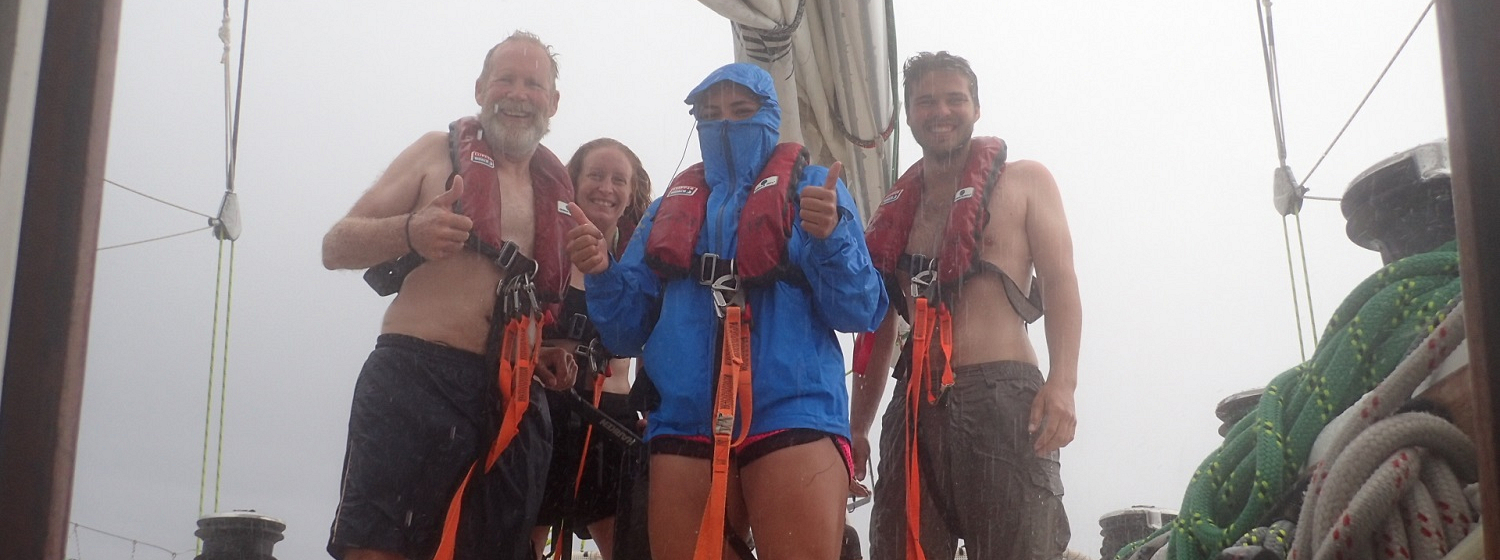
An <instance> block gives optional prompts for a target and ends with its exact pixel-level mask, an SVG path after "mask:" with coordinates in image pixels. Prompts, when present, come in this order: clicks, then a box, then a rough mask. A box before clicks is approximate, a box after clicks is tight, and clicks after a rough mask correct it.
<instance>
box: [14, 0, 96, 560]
mask: <svg viewBox="0 0 1500 560" xmlns="http://www.w3.org/2000/svg"><path fill="white" fill-rule="evenodd" d="M119 23H120V4H119V0H51V1H50V2H49V3H48V5H47V18H46V28H45V32H44V38H43V43H42V60H41V73H40V77H39V79H38V82H37V92H36V111H35V118H34V121H33V128H32V135H31V155H30V161H29V164H28V169H27V175H26V192H25V202H24V207H23V209H22V215H21V236H20V245H19V248H18V251H17V262H16V282H15V295H16V297H15V300H14V303H13V307H12V309H11V317H10V331H9V335H10V336H9V339H8V341H7V350H6V356H5V376H4V382H3V383H4V385H3V388H0V504H4V506H3V507H0V543H3V544H0V560H23V559H24V560H34V559H41V560H62V558H63V556H64V554H65V553H66V546H67V525H68V508H69V504H70V502H71V500H72V495H73V464H74V460H75V458H76V451H77V445H78V408H79V404H80V401H81V400H82V396H83V366H84V356H85V350H86V347H87V344H86V343H87V339H88V326H89V303H90V299H91V296H92V293H93V282H94V251H95V247H96V246H97V244H98V237H99V204H100V199H101V197H102V193H103V186H104V182H103V181H104V152H105V144H106V141H107V140H108V136H109V134H108V132H109V108H110V98H111V97H112V96H113V94H114V72H115V45H116V42H117V39H118V36H119Z"/></svg>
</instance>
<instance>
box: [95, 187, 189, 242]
mask: <svg viewBox="0 0 1500 560" xmlns="http://www.w3.org/2000/svg"><path fill="white" fill-rule="evenodd" d="M104 182H105V183H109V184H111V185H114V186H116V187H120V188H122V189H125V190H127V191H130V192H132V193H135V194H138V195H141V196H143V197H146V198H148V199H151V200H154V201H156V202H160V203H162V204H165V205H167V206H171V207H173V208H176V209H178V210H181V211H183V212H187V213H190V214H196V215H199V216H202V217H204V218H208V219H210V220H212V219H213V218H214V217H213V216H210V215H208V214H204V213H202V212H199V211H197V210H194V209H192V208H187V207H184V206H178V205H176V204H172V203H170V202H167V201H165V200H162V199H160V198H156V197H154V196H151V195H149V194H146V193H143V192H141V191H138V190H135V189H132V188H130V187H127V186H125V185H121V184H119V183H116V182H114V181H111V180H109V179H105V180H104ZM194 231H202V230H194Z"/></svg>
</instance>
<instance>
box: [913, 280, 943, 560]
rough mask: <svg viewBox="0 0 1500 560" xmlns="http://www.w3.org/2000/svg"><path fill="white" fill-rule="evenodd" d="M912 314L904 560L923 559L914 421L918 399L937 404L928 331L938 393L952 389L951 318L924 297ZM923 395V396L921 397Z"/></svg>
mask: <svg viewBox="0 0 1500 560" xmlns="http://www.w3.org/2000/svg"><path fill="white" fill-rule="evenodd" d="M915 307H916V310H915V311H914V312H913V313H912V330H911V336H912V345H911V372H910V375H909V376H908V377H907V379H906V559H907V560H926V558H927V555H926V553H924V552H923V551H922V473H921V470H922V469H921V460H920V457H919V454H920V449H921V448H920V447H918V445H917V422H918V417H919V414H918V410H919V409H920V407H919V405H920V400H921V399H922V398H923V397H924V396H925V397H926V399H927V402H928V404H933V403H936V402H937V399H938V396H939V394H935V393H933V387H932V359H931V354H930V352H931V349H932V332H933V330H937V334H938V348H939V349H940V350H941V351H942V352H943V358H944V359H943V372H942V378H941V381H940V391H946V390H947V389H948V388H949V387H952V386H953V366H952V365H951V364H950V363H949V358H951V357H952V355H953V316H952V315H951V314H950V313H949V312H948V306H946V305H942V304H939V305H938V306H937V308H935V309H934V308H933V307H931V306H930V305H929V303H928V301H927V298H925V297H919V298H917V299H916V305H915ZM924 394H925V395H924Z"/></svg>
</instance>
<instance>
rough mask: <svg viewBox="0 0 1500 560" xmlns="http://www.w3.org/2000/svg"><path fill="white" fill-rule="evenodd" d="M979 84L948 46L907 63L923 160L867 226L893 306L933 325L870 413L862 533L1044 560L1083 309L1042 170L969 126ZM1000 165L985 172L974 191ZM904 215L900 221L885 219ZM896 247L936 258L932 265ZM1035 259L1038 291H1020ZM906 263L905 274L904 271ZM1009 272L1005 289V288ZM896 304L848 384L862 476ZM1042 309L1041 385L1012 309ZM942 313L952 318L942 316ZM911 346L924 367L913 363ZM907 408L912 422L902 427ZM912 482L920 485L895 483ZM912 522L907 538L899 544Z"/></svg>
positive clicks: (928, 552)
mask: <svg viewBox="0 0 1500 560" xmlns="http://www.w3.org/2000/svg"><path fill="white" fill-rule="evenodd" d="M977 80H978V79H977V77H976V76H975V75H974V72H973V70H972V69H971V68H970V67H969V64H968V62H967V61H965V60H964V59H962V58H959V57H956V56H953V55H950V54H948V53H946V52H940V53H937V54H932V53H922V54H919V55H917V56H916V57H913V58H912V59H910V60H909V61H907V63H906V68H905V82H904V86H905V94H906V112H907V121H906V122H907V125H908V126H910V127H911V130H912V134H913V135H914V136H915V137H916V139H917V143H918V144H919V145H921V146H922V160H920V161H918V162H917V163H916V164H915V165H913V166H912V169H911V170H909V171H908V172H907V173H906V175H904V176H903V177H902V179H901V180H900V181H898V182H897V184H896V186H895V187H893V188H892V191H891V193H890V194H889V195H888V196H887V198H886V199H885V201H884V202H883V203H882V205H881V208H880V210H878V211H877V213H876V214H875V217H874V219H873V221H872V223H871V226H870V229H869V232H868V235H867V237H866V239H867V241H868V244H869V247H870V253H871V257H872V259H874V260H875V262H876V266H877V268H882V272H883V273H885V274H886V278H887V281H888V282H890V283H891V288H892V290H893V291H899V292H900V293H901V294H902V298H901V299H902V300H904V301H902V302H900V304H904V305H905V306H906V308H905V310H904V311H905V312H904V313H903V314H902V315H903V317H904V318H907V319H908V321H912V320H913V319H912V317H914V316H915V317H917V319H915V322H916V323H917V324H918V325H921V324H924V323H925V324H926V325H927V329H929V330H928V331H927V332H928V333H931V335H930V338H928V336H927V335H924V334H923V333H922V331H923V329H921V328H915V329H914V331H913V334H914V336H913V337H912V338H913V339H914V340H924V341H925V342H926V343H927V346H926V348H925V351H923V350H924V349H923V348H920V347H915V346H914V343H913V342H911V341H908V343H907V344H906V345H905V347H904V353H903V355H902V359H901V360H900V361H899V362H898V364H897V371H896V377H897V378H898V382H897V388H896V394H895V398H894V399H893V400H892V401H891V406H890V408H889V409H888V410H887V411H886V413H885V416H884V420H883V424H882V426H883V428H882V430H883V431H882V434H881V442H880V443H881V445H880V450H881V457H880V463H879V468H880V474H881V476H880V479H879V480H878V481H877V482H876V486H875V502H874V507H875V509H874V511H873V513H872V517H871V528H870V532H869V534H870V538H871V541H872V542H871V550H870V557H871V558H872V559H873V560H893V559H900V558H905V559H907V560H914V559H916V558H920V557H923V556H925V557H926V558H927V559H929V560H943V559H947V558H952V557H953V554H954V547H955V546H956V540H957V539H958V538H962V539H964V543H965V545H966V546H967V549H968V553H969V558H973V559H977V560H990V559H997V558H998V559H1022V558H1030V559H1047V560H1050V559H1052V558H1057V557H1058V556H1059V555H1060V554H1061V553H1062V552H1063V550H1064V548H1065V547H1066V545H1067V542H1068V537H1069V531H1068V525H1067V517H1066V514H1065V513H1064V511H1063V507H1062V501H1061V496H1062V483H1061V479H1060V478H1059V476H1058V449H1059V448H1061V447H1063V446H1065V445H1067V444H1068V443H1069V442H1071V441H1072V440H1073V429H1074V425H1075V420H1076V419H1075V414H1074V405H1073V391H1074V388H1075V386H1076V385H1077V366H1078V346H1079V336H1080V330H1081V323H1082V314H1081V311H1080V303H1079V297H1078V285H1077V278H1076V276H1075V274H1074V271H1073V249H1072V240H1071V238H1070V236H1069V233H1068V225H1067V220H1066V219H1065V218H1064V216H1063V207H1062V199H1061V197H1060V196H1059V194H1058V189H1057V184H1056V183H1055V182H1054V181H1053V179H1052V175H1051V174H1050V173H1049V172H1048V171H1047V168H1046V167H1043V166H1042V164H1040V163H1037V162H1034V161H1026V160H1021V161H1013V162H1009V163H1004V157H1005V156H1004V152H1005V148H1004V143H1003V142H1002V141H1000V140H999V139H996V138H974V137H973V127H974V123H975V122H976V121H977V120H978V119H979V113H980V111H979V97H978V94H979V84H978V81H977ZM1002 164H1003V172H1001V173H999V178H998V182H997V183H994V184H993V187H990V188H988V189H986V183H987V180H992V179H991V178H992V177H993V176H994V172H998V171H999V170H1000V169H1002V168H1001V165H1002ZM897 191H902V192H897ZM986 192H988V194H985V193H986ZM903 209H904V210H903ZM903 211H904V214H905V216H906V223H905V224H904V225H905V231H901V230H902V227H900V226H901V225H902V224H899V222H901V221H902V220H900V219H898V218H897V215H899V214H902V213H903ZM965 211H969V212H970V213H968V214H965ZM985 214H988V218H989V219H988V222H986V221H985V220H984V219H983V218H984V216H985ZM985 223H987V224H988V225H987V226H984V227H983V231H982V232H976V231H974V230H975V229H978V226H974V225H972V224H985ZM965 224H969V226H968V227H967V229H965V227H966V226H965ZM945 232H946V233H945ZM976 234H977V235H978V237H976ZM965 241H967V244H965V243H964V242H965ZM965 246H967V249H964V247H965ZM903 253H904V254H910V255H923V256H928V257H933V258H934V259H935V260H936V262H937V263H938V264H937V265H933V266H932V267H930V268H929V267H928V266H927V263H926V262H923V261H924V259H921V258H910V257H905V258H903V257H901V255H902V254H903ZM985 263H989V264H988V265H986V264H985ZM892 265H894V266H892ZM944 265H946V266H944ZM990 265H992V266H990ZM996 269H998V270H996ZM1033 270H1034V271H1035V275H1036V277H1035V279H1034V281H1035V282H1038V283H1040V288H1042V290H1041V294H1044V297H1035V296H1036V292H1031V290H1030V289H1029V288H1031V286H1028V284H1030V283H1031V282H1029V281H1030V280H1032V273H1033ZM914 274H915V275H916V276H917V277H918V282H911V279H912V277H913V275H914ZM1007 277H1008V278H1009V279H1018V280H1019V282H1014V281H1011V280H1008V279H1007ZM1007 283H1012V284H1013V285H1012V286H1010V288H1011V290H1010V292H1012V293H1011V294H1009V295H1008V294H1007V286H1006V284H1007ZM928 286H932V287H930V288H929V287H928ZM1027 292H1031V293H1032V295H1033V297H1032V298H1027V297H1026V296H1025V295H1024V294H1026V293H1027ZM918 295H920V296H926V297H925V298H923V300H922V301H921V302H920V303H921V304H926V303H931V304H932V308H933V309H934V312H932V313H931V314H929V315H928V317H931V318H929V319H925V320H924V319H922V318H921V317H922V314H921V312H920V310H919V309H918V304H919V302H918V301H917V297H916V296H918ZM893 297H894V296H893ZM1038 303H1041V304H1043V305H1036V304H1038ZM897 306H898V302H896V301H895V300H893V303H892V311H891V312H890V313H889V314H887V316H886V319H885V321H884V322H883V323H882V324H881V327H880V328H879V329H878V330H877V331H876V332H875V335H874V343H873V345H874V346H873V352H872V353H871V354H870V361H869V366H868V368H867V370H866V372H867V373H868V374H867V375H861V376H858V377H857V378H856V380H855V382H854V397H853V402H852V404H851V411H850V415H851V424H852V428H853V431H854V454H855V465H857V469H856V473H855V475H856V478H859V479H863V477H864V474H865V473H864V465H865V460H866V459H867V458H868V457H869V453H870V442H869V430H870V425H871V423H872V422H873V420H874V416H875V413H876V411H877V410H878V409H879V403H880V398H881V395H882V393H883V392H884V387H885V377H886V372H887V371H889V368H890V367H891V358H892V357H893V354H894V349H895V341H896V339H897V322H898V319H897V311H896V308H897ZM1041 307H1044V308H1045V309H1046V313H1047V321H1046V323H1045V324H1046V335H1047V350H1048V356H1049V358H1050V364H1051V370H1050V372H1049V373H1048V375H1047V377H1046V380H1045V382H1044V381H1043V379H1042V375H1041V372H1040V370H1039V368H1038V367H1037V363H1038V361H1037V356H1036V351H1035V350H1033V349H1032V346H1031V343H1030V341H1029V339H1028V337H1027V331H1026V320H1024V319H1023V314H1024V315H1032V313H1033V312H1038V311H1040V309H1039V308H1041ZM949 311H951V323H950V324H951V328H949V327H946V326H944V322H945V321H943V320H942V316H943V315H944V314H945V313H947V312H949ZM1030 319H1035V316H1031V317H1030ZM944 334H947V335H948V336H951V338H950V340H951V348H952V355H951V356H946V357H945V356H944V355H943V354H944V352H943V348H942V347H943V346H944V344H942V336H943V335H944ZM914 350H915V351H914ZM923 354H926V355H927V356H928V357H929V359H927V360H922V355H923ZM914 355H915V356H916V357H917V360H916V361H917V362H926V364H927V367H922V365H923V364H921V363H917V367H916V368H913V367H912V366H913V363H914V360H913V356H914ZM945 358H946V359H945ZM949 364H951V368H952V369H951V370H948V369H946V368H947V367H948V365H949ZM913 369H915V370H916V373H915V375H914V374H913ZM945 373H946V374H947V375H944V374H945ZM914 378H915V379H916V380H917V381H913V379H914ZM913 384H916V386H915V387H913ZM949 384H951V386H949ZM908 407H916V409H915V410H912V409H910V408H908ZM913 417H915V418H917V419H918V420H917V421H916V425H917V426H918V429H917V430H915V431H914V432H913V431H908V429H907V426H908V425H909V424H910V423H911V418H913ZM912 447H915V448H917V449H918V451H917V454H918V458H919V461H917V463H916V465H915V466H912V465H911V464H910V463H908V461H907V453H908V451H909V449H910V448H912ZM918 471H919V474H918ZM914 474H915V475H916V478H915V479H914V478H913V476H912V475H914ZM909 481H911V482H916V481H920V485H913V487H908V482H909ZM913 496H916V497H917V499H918V500H920V502H921V504H920V510H919V511H920V515H918V516H917V517H918V519H919V521H918V520H909V519H908V516H907V511H908V509H907V506H906V503H907V499H908V498H909V497H913ZM914 533H915V534H918V535H919V536H918V537H917V539H916V541H917V542H919V543H920V546H919V547H917V546H911V545H912V544H913V543H912V542H910V541H911V536H912V535H913V534H914Z"/></svg>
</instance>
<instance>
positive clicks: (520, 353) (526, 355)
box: [432, 315, 542, 560]
mask: <svg viewBox="0 0 1500 560" xmlns="http://www.w3.org/2000/svg"><path fill="white" fill-rule="evenodd" d="M541 346H542V337H541V323H540V322H538V321H537V319H536V318H535V317H533V316H530V315H522V316H520V317H518V318H515V319H511V320H510V322H508V323H506V324H505V332H504V334H503V338H501V341H500V372H499V377H500V398H501V400H503V401H505V417H504V418H503V419H502V420H501V421H500V432H499V433H498V434H496V436H495V443H494V444H492V445H491V446H490V452H489V454H488V456H487V457H485V459H484V472H486V473H487V472H489V471H490V468H492V467H494V466H495V461H496V460H497V459H499V458H500V453H501V452H503V451H505V448H506V447H509V446H510V442H511V440H514V439H515V438H516V434H519V433H520V432H521V417H523V416H525V414H526V408H527V407H528V406H530V404H531V376H532V373H533V372H534V371H535V369H536V356H537V354H538V353H539V352H541ZM478 468H479V461H478V460H475V461H474V465H473V466H471V467H469V471H468V473H466V474H464V480H463V482H460V483H459V484H458V490H457V491H456V492H454V493H453V499H452V500H451V501H449V502H448V514H447V516H446V517H445V518H444V519H443V535H442V538H441V540H439V541H438V548H437V553H436V554H435V555H433V557H432V558H433V560H453V554H454V547H455V545H456V542H455V541H456V540H457V536H458V519H459V516H460V514H461V511H460V510H462V509H463V498H464V489H465V488H467V487H468V486H469V480H470V479H472V478H474V471H475V470H478Z"/></svg>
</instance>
